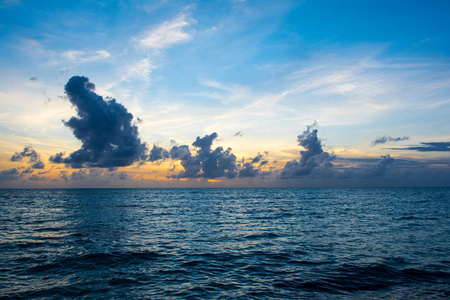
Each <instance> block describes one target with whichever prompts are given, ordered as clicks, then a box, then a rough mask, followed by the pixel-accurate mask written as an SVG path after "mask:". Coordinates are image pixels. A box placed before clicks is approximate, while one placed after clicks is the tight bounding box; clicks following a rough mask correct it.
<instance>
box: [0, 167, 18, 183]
mask: <svg viewBox="0 0 450 300" xmlns="http://www.w3.org/2000/svg"><path fill="white" fill-rule="evenodd" d="M21 176H22V175H21V174H20V172H19V170H17V168H13V169H9V170H3V171H0V181H13V180H17V179H19V178H20V177H21Z"/></svg>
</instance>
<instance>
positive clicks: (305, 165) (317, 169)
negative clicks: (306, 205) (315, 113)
mask: <svg viewBox="0 0 450 300" xmlns="http://www.w3.org/2000/svg"><path fill="white" fill-rule="evenodd" d="M316 126H317V123H314V124H313V125H310V126H307V127H306V130H305V131H303V133H302V134H301V135H299V136H298V137H297V141H298V143H299V145H300V146H302V147H303V148H305V150H303V151H300V155H301V157H300V160H299V161H297V160H291V161H288V162H287V163H286V165H285V166H284V169H283V170H282V172H281V178H295V177H300V176H305V175H311V174H312V173H313V172H314V173H321V174H322V175H324V174H326V173H329V171H330V169H331V168H332V167H333V164H332V161H333V160H334V159H335V156H334V155H333V154H330V153H328V152H326V151H324V150H323V148H322V142H321V141H320V139H319V138H318V137H317V132H318V131H317V129H315V128H314V127H316ZM313 128H314V129H313Z"/></svg>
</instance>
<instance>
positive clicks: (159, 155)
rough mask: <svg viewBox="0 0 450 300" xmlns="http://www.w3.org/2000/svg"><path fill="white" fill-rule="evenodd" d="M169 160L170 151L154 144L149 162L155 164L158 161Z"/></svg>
mask: <svg viewBox="0 0 450 300" xmlns="http://www.w3.org/2000/svg"><path fill="white" fill-rule="evenodd" d="M166 158H169V151H167V150H166V149H164V148H162V147H159V146H156V145H155V144H153V148H152V150H150V153H149V158H148V161H151V162H154V161H157V160H164V159H166Z"/></svg>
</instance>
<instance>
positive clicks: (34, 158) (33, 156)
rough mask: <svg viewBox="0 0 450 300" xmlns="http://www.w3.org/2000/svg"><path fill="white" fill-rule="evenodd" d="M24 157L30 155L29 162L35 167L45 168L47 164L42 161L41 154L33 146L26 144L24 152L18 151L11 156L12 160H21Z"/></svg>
mask: <svg viewBox="0 0 450 300" xmlns="http://www.w3.org/2000/svg"><path fill="white" fill-rule="evenodd" d="M24 157H28V163H29V164H30V165H31V167H32V168H33V169H44V168H45V164H44V163H43V162H42V161H41V158H40V155H39V154H38V153H37V152H36V150H34V149H33V147H32V146H26V147H24V148H23V151H22V152H16V153H15V154H14V155H13V156H11V161H21V160H22V159H23V158H24Z"/></svg>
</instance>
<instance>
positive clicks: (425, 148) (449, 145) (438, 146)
mask: <svg viewBox="0 0 450 300" xmlns="http://www.w3.org/2000/svg"><path fill="white" fill-rule="evenodd" d="M391 149H392V150H413V151H419V152H432V151H437V152H448V151H450V142H429V143H425V142H424V143H420V146H409V147H404V148H391Z"/></svg>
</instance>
